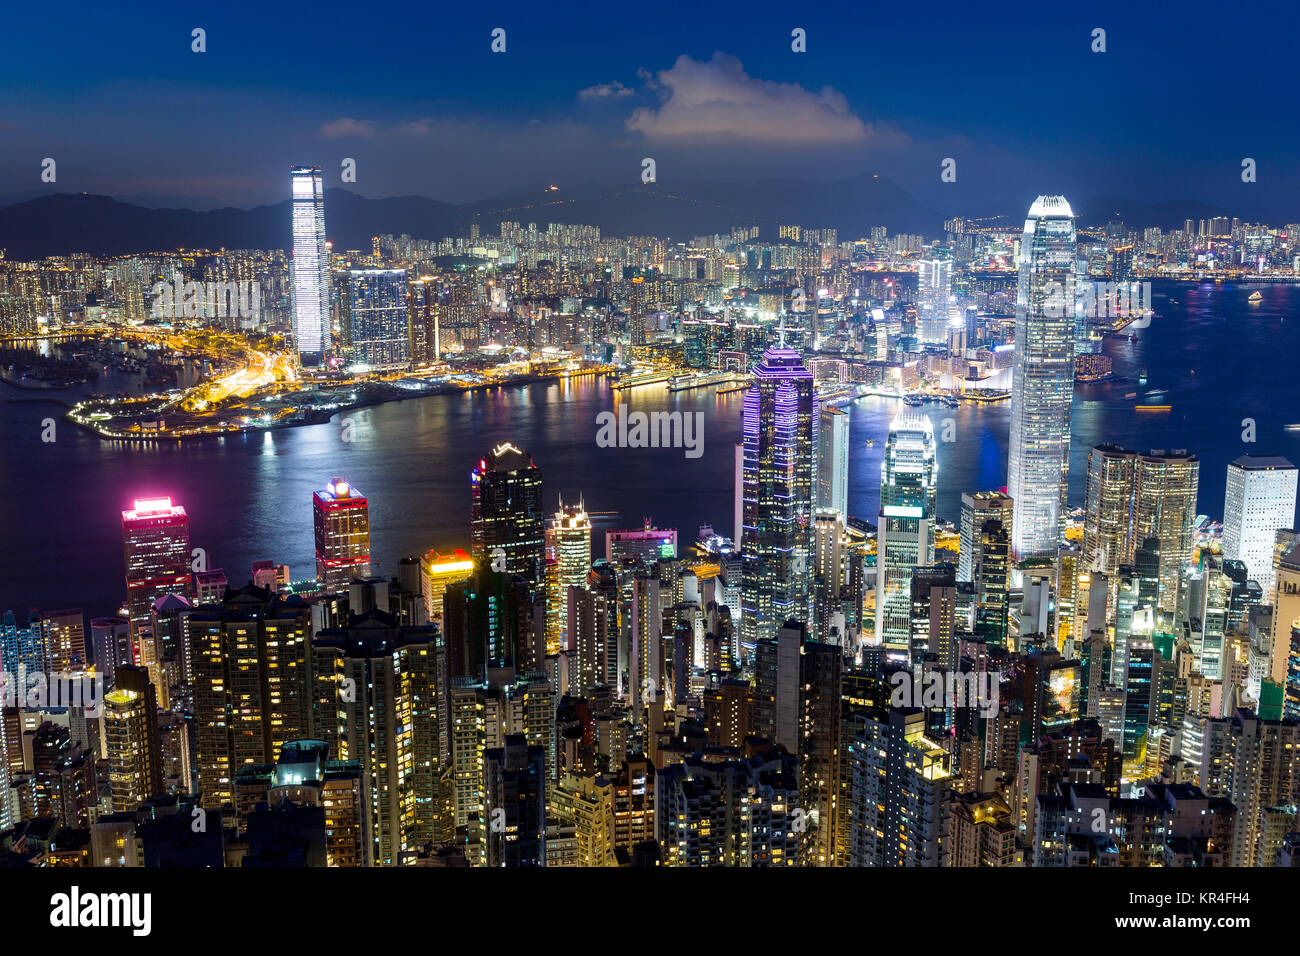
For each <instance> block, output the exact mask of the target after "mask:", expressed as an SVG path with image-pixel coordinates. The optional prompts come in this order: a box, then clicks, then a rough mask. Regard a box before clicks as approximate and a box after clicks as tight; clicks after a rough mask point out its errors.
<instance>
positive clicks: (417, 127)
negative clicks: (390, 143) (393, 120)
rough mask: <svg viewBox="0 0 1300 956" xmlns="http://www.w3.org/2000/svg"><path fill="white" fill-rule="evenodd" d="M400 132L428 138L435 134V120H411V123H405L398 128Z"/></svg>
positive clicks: (424, 118)
mask: <svg viewBox="0 0 1300 956" xmlns="http://www.w3.org/2000/svg"><path fill="white" fill-rule="evenodd" d="M398 132H399V133H406V134H407V135H409V136H428V135H429V134H430V133H432V132H433V120H431V119H429V118H427V117H423V118H421V119H417V120H411V121H410V122H409V123H403V124H402V125H401V126H400V127H398Z"/></svg>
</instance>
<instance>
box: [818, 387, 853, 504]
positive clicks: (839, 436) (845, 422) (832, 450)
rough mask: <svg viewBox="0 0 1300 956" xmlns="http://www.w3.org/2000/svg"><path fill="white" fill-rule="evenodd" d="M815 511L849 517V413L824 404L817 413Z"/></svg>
mask: <svg viewBox="0 0 1300 956" xmlns="http://www.w3.org/2000/svg"><path fill="white" fill-rule="evenodd" d="M818 418H819V421H818V425H817V510H818V511H835V512H838V513H839V514H840V515H842V516H843V517H845V518H847V517H848V514H849V412H848V410H847V409H843V408H836V407H835V406H833V405H826V406H824V407H823V408H822V409H821V410H820V411H819V412H818Z"/></svg>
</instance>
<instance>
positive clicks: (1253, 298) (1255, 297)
mask: <svg viewBox="0 0 1300 956" xmlns="http://www.w3.org/2000/svg"><path fill="white" fill-rule="evenodd" d="M1246 301H1247V302H1263V301H1264V296H1263V294H1262V293H1260V292H1252V293H1251V294H1250V295H1248V296H1246Z"/></svg>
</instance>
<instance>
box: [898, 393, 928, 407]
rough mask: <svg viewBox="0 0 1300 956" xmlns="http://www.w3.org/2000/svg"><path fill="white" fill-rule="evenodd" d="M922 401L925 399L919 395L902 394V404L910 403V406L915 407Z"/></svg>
mask: <svg viewBox="0 0 1300 956" xmlns="http://www.w3.org/2000/svg"><path fill="white" fill-rule="evenodd" d="M924 401H925V399H923V398H921V396H920V395H904V396H903V404H904V405H910V406H911V407H912V408H917V407H918V406H920V405H921V404H922V403H923V402H924Z"/></svg>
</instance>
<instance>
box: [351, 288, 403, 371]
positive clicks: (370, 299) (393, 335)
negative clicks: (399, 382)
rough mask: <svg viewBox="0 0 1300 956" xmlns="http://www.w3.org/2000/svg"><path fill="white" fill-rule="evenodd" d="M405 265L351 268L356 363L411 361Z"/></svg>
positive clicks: (389, 365)
mask: <svg viewBox="0 0 1300 956" xmlns="http://www.w3.org/2000/svg"><path fill="white" fill-rule="evenodd" d="M407 297H408V290H407V286H406V270H405V269H350V270H348V315H347V322H348V343H349V346H350V348H351V350H352V364H353V365H360V366H365V367H366V368H393V367H395V366H396V367H400V366H404V365H407V364H409V363H410V361H411V323H410V310H409V306H408V304H407Z"/></svg>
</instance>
